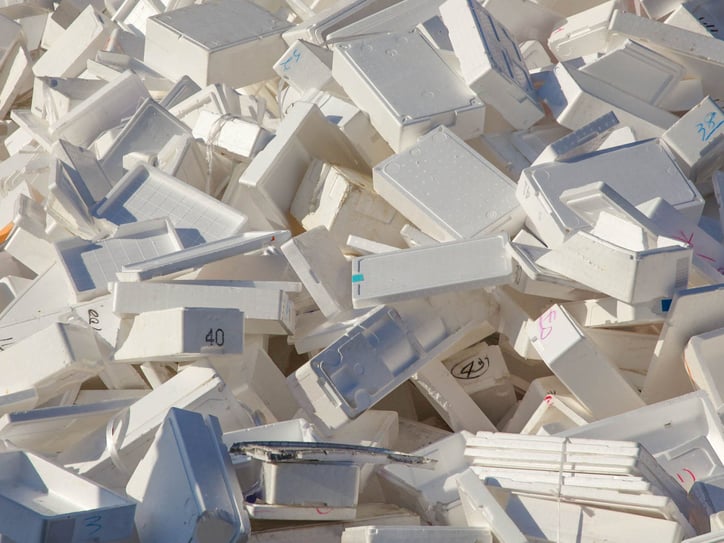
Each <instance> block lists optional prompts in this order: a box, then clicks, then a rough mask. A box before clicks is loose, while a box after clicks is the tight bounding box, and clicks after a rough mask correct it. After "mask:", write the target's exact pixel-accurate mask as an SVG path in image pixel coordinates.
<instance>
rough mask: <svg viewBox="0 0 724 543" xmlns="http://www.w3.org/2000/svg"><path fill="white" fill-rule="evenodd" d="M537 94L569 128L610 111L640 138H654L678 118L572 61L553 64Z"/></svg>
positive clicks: (561, 122) (582, 124)
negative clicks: (599, 77)
mask: <svg viewBox="0 0 724 543" xmlns="http://www.w3.org/2000/svg"><path fill="white" fill-rule="evenodd" d="M538 95H539V96H540V98H541V99H542V100H543V101H544V102H545V104H546V105H548V107H549V108H550V109H551V111H552V113H553V115H554V116H555V118H556V120H557V121H558V123H559V124H561V125H563V126H565V127H566V128H570V129H571V130H576V129H578V128H581V127H582V126H584V125H586V124H587V123H589V122H591V121H593V120H594V119H596V118H598V117H600V116H601V115H604V114H605V113H608V112H609V111H613V112H614V113H615V114H616V117H618V119H619V120H620V121H621V123H623V124H625V125H626V126H629V127H631V128H632V129H633V131H634V133H635V134H636V136H637V137H638V138H639V139H645V138H657V137H660V136H661V135H662V134H663V133H664V131H666V130H667V129H668V128H670V127H671V126H672V125H673V124H674V123H675V122H676V121H677V119H678V117H676V116H675V115H673V114H671V113H669V112H668V111H664V110H663V109H661V108H658V107H656V106H652V105H651V104H649V103H648V102H645V101H643V100H641V99H640V98H638V97H636V96H633V95H631V94H628V93H626V92H624V91H622V90H620V89H619V88H617V87H615V86H614V85H612V84H611V83H609V82H608V81H605V80H602V79H598V78H597V77H594V76H593V75H591V74H588V73H586V72H584V71H582V70H579V69H577V68H576V65H575V63H574V62H573V61H566V62H561V63H559V64H556V66H555V68H553V71H552V72H549V73H548V74H546V76H545V83H544V84H543V86H542V87H541V88H540V89H538Z"/></svg>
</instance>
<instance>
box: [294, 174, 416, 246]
mask: <svg viewBox="0 0 724 543" xmlns="http://www.w3.org/2000/svg"><path fill="white" fill-rule="evenodd" d="M290 212H291V214H292V216H293V217H295V218H296V219H297V220H298V221H299V222H301V223H302V226H303V227H304V228H305V229H306V230H311V229H313V228H315V227H317V226H326V227H327V229H328V230H329V231H330V233H331V234H332V237H333V238H334V239H335V241H336V242H337V244H338V245H340V246H344V245H346V244H347V239H348V237H349V236H351V235H352V236H355V237H357V238H359V237H362V238H365V239H367V240H374V243H382V244H386V245H391V246H392V247H393V248H394V247H400V246H403V245H404V242H403V239H402V236H401V235H400V230H401V229H402V228H403V227H404V226H405V224H407V223H408V219H407V218H406V217H404V216H403V215H402V213H400V212H399V211H398V210H397V209H395V208H394V207H393V206H391V205H390V204H389V203H387V202H386V201H385V200H384V199H383V198H382V197H381V196H380V195H379V194H377V193H376V192H375V191H373V190H372V179H371V178H370V177H368V176H367V175H364V174H362V173H359V172H357V171H354V170H350V169H348V168H339V167H337V166H333V165H332V164H329V163H326V162H321V161H318V160H315V161H314V162H312V164H311V165H310V166H309V169H308V170H307V173H306V174H305V175H304V179H303V180H302V182H301V183H300V185H299V189H297V193H296V195H295V196H294V201H293V202H292V205H291V209H290Z"/></svg>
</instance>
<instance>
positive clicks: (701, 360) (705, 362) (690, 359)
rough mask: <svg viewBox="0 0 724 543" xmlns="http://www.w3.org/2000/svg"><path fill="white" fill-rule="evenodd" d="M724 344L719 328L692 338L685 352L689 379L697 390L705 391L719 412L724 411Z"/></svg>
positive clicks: (723, 332) (722, 334)
mask: <svg viewBox="0 0 724 543" xmlns="http://www.w3.org/2000/svg"><path fill="white" fill-rule="evenodd" d="M723 343H724V330H723V329H722V328H717V329H716V330H711V331H710V332H705V333H703V334H698V335H696V336H692V338H691V339H690V340H689V342H688V343H687V346H686V350H685V351H684V365H685V366H686V372H687V373H688V374H689V378H690V379H691V380H692V381H693V383H694V385H696V387H697V388H700V389H702V390H705V391H706V392H707V393H708V394H709V397H710V398H711V401H712V403H713V404H714V408H715V409H716V410H717V412H721V411H724V399H723V394H722V389H721V385H722V383H724V379H723V378H722V377H723V376H722V364H721V363H720V353H721V352H722V344H723Z"/></svg>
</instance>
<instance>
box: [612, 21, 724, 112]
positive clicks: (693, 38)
mask: <svg viewBox="0 0 724 543" xmlns="http://www.w3.org/2000/svg"><path fill="white" fill-rule="evenodd" d="M610 30H611V32H613V33H616V34H619V35H621V36H625V37H627V38H629V39H632V40H635V41H637V42H640V43H643V44H644V45H646V46H647V47H650V48H652V49H654V50H655V51H658V52H659V53H661V54H663V55H665V56H667V57H669V58H671V59H672V60H674V61H675V62H678V63H679V64H681V65H682V66H684V67H685V68H686V69H687V72H688V73H689V74H691V75H695V76H697V77H699V78H701V80H702V84H703V87H704V92H705V93H706V94H710V95H712V96H713V97H715V98H719V97H720V96H721V77H722V70H724V43H722V42H721V40H718V39H711V36H703V35H701V34H698V33H696V32H690V31H688V30H684V29H681V28H676V27H675V26H673V25H667V24H665V23H660V22H658V21H654V20H651V19H647V18H646V17H637V16H636V15H635V14H633V13H626V12H623V11H618V10H617V11H615V12H614V14H613V16H612V17H611V22H610Z"/></svg>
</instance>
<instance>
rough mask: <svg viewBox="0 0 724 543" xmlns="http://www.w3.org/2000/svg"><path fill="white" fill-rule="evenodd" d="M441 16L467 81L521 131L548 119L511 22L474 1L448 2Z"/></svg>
mask: <svg viewBox="0 0 724 543" xmlns="http://www.w3.org/2000/svg"><path fill="white" fill-rule="evenodd" d="M440 14H441V15H442V20H443V22H444V23H445V25H446V26H447V28H448V32H449V37H450V42H451V43H452V46H453V50H454V51H455V55H456V56H457V58H458V59H459V60H460V71H461V73H462V75H463V78H464V79H465V83H467V84H468V86H469V87H470V88H471V89H472V90H473V91H475V92H476V93H477V94H478V96H480V98H481V99H482V100H483V101H484V102H485V103H487V104H490V105H491V106H493V107H494V108H495V109H497V110H498V112H500V114H501V115H502V116H503V118H505V120H506V121H508V122H509V123H510V124H511V125H513V126H514V127H515V128H517V129H524V128H528V127H530V126H531V125H533V124H534V123H536V122H537V121H539V120H540V119H542V118H543V117H544V112H543V108H542V107H541V106H540V104H538V99H537V96H536V92H535V89H534V88H533V83H532V81H531V79H530V76H529V75H528V68H527V67H526V65H525V61H524V60H523V57H522V56H521V54H520V49H519V48H518V44H517V43H516V42H515V40H514V39H513V37H511V35H510V34H509V33H508V30H507V29H506V28H505V26H503V25H502V24H500V23H499V22H498V21H497V20H496V19H495V18H494V17H493V15H491V13H490V12H489V11H488V10H487V9H485V8H483V7H482V6H481V5H480V4H478V3H477V2H469V1H468V0H447V1H446V2H445V3H444V4H442V5H441V6H440ZM518 16H520V14H518Z"/></svg>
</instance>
